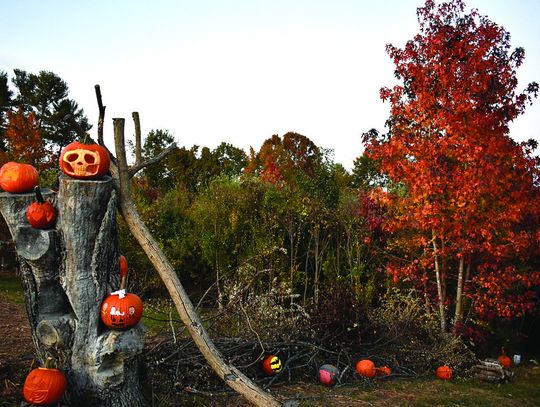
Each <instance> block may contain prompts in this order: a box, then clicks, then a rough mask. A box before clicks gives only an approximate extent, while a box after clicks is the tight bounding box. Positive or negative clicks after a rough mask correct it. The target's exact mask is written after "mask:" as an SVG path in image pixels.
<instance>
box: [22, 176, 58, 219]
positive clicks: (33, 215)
mask: <svg viewBox="0 0 540 407" xmlns="http://www.w3.org/2000/svg"><path fill="white" fill-rule="evenodd" d="M34 191H36V202H32V203H31V204H30V205H29V206H28V208H26V219H28V223H30V225H32V227H34V228H36V229H48V228H50V227H51V226H53V225H54V222H55V221H56V209H55V208H54V206H53V204H52V203H50V202H49V201H46V200H44V199H43V195H41V190H40V188H39V186H37V187H35V188H34Z"/></svg>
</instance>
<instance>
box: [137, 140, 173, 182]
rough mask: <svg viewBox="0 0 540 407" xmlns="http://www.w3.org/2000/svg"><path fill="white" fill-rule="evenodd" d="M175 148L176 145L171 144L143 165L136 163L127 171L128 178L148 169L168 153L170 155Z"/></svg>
mask: <svg viewBox="0 0 540 407" xmlns="http://www.w3.org/2000/svg"><path fill="white" fill-rule="evenodd" d="M177 148H178V146H177V145H176V143H172V144H171V145H170V146H169V147H167V148H166V149H165V150H163V151H162V152H161V153H159V154H158V155H156V156H155V157H152V158H150V159H149V160H146V161H145V162H143V163H141V162H140V161H137V162H136V163H135V165H133V166H132V167H131V168H130V169H129V171H128V174H129V178H132V177H133V176H134V175H135V174H137V173H138V172H139V171H140V170H142V169H143V168H145V167H148V166H149V165H151V164H155V163H157V162H158V161H161V160H163V158H165V157H166V156H167V155H168V154H169V153H171V152H172V151H173V150H176V149H177Z"/></svg>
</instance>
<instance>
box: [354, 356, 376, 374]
mask: <svg viewBox="0 0 540 407" xmlns="http://www.w3.org/2000/svg"><path fill="white" fill-rule="evenodd" d="M356 371H357V372H358V374H360V375H361V376H364V377H374V376H375V373H376V371H375V363H373V362H372V361H371V360H369V359H362V360H360V361H358V362H357V363H356Z"/></svg>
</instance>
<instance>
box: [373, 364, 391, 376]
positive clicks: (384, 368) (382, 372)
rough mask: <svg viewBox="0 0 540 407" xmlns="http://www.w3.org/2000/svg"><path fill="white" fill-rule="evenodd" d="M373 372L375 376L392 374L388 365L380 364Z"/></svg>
mask: <svg viewBox="0 0 540 407" xmlns="http://www.w3.org/2000/svg"><path fill="white" fill-rule="evenodd" d="M375 374H376V375H377V376H388V375H390V374H392V370H391V369H390V368H389V367H388V366H382V367H377V368H375Z"/></svg>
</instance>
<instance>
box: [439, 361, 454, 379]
mask: <svg viewBox="0 0 540 407" xmlns="http://www.w3.org/2000/svg"><path fill="white" fill-rule="evenodd" d="M436 375H437V378H438V379H441V380H450V379H451V378H452V369H450V368H449V367H448V366H446V365H444V366H439V367H438V368H437V372H436Z"/></svg>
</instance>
